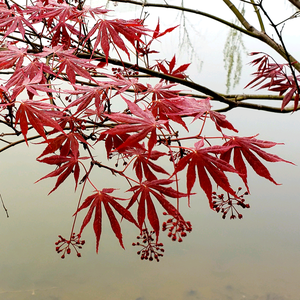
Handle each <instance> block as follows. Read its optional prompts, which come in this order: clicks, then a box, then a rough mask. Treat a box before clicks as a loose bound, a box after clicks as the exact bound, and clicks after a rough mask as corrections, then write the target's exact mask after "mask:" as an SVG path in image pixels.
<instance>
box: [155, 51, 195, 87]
mask: <svg viewBox="0 0 300 300" xmlns="http://www.w3.org/2000/svg"><path fill="white" fill-rule="evenodd" d="M164 63H165V64H166V65H167V67H168V69H167V67H165V66H164ZM175 64H176V57H175V55H174V56H173V58H172V59H171V61H170V62H168V61H163V62H157V65H156V66H157V68H158V70H159V71H161V72H163V73H164V74H167V75H170V76H173V77H176V78H181V79H185V78H186V77H187V76H186V75H185V74H184V72H185V71H186V70H187V68H188V67H189V65H190V64H183V65H181V66H179V67H178V68H176V69H174V68H175ZM170 82H172V81H170Z"/></svg>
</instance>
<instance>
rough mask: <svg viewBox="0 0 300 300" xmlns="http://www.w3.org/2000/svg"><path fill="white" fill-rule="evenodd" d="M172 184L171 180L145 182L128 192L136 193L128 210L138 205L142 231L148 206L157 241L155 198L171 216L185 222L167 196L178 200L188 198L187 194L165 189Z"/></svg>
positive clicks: (149, 218)
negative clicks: (135, 204)
mask: <svg viewBox="0 0 300 300" xmlns="http://www.w3.org/2000/svg"><path fill="white" fill-rule="evenodd" d="M172 182H173V180H170V179H159V180H152V181H144V182H141V183H140V184H139V185H136V186H133V187H132V188H130V189H129V190H128V191H130V192H134V194H133V196H132V197H131V200H130V202H129V204H128V206H127V209H129V208H130V207H131V206H132V205H133V204H134V203H135V202H137V203H138V209H137V219H138V224H139V228H140V229H141V230H142V228H143V223H144V221H145V217H146V206H147V217H148V220H149V222H150V224H151V226H152V228H153V229H154V231H155V234H156V240H158V236H159V219H158V216H157V213H156V209H155V206H154V204H153V200H152V197H154V198H155V199H156V200H157V201H158V202H159V203H160V204H161V206H162V207H163V208H164V209H165V210H166V212H167V213H168V214H169V215H171V216H173V217H174V218H175V219H177V220H183V217H182V216H181V215H180V213H179V212H178V210H177V209H176V208H175V207H174V206H173V205H172V204H171V203H170V202H169V201H168V200H167V199H166V197H165V196H167V197H171V198H175V199H178V198H181V197H186V196H187V194H184V193H180V192H178V191H176V190H174V189H173V188H172V187H165V185H169V184H170V183H172Z"/></svg>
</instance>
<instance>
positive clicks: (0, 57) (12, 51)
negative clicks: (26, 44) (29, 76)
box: [0, 45, 27, 70]
mask: <svg viewBox="0 0 300 300" xmlns="http://www.w3.org/2000/svg"><path fill="white" fill-rule="evenodd" d="M26 56H27V48H18V47H16V46H13V45H8V46H7V50H3V51H0V70H3V69H10V68H11V67H13V66H15V68H16V70H17V69H19V68H20V67H21V66H22V64H23V61H24V57H26Z"/></svg>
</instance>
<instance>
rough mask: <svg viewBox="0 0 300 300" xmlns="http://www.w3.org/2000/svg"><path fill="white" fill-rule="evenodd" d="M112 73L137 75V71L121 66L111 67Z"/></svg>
mask: <svg viewBox="0 0 300 300" xmlns="http://www.w3.org/2000/svg"><path fill="white" fill-rule="evenodd" d="M111 70H112V72H113V74H114V75H121V76H138V75H139V72H138V71H134V70H130V69H121V68H111Z"/></svg>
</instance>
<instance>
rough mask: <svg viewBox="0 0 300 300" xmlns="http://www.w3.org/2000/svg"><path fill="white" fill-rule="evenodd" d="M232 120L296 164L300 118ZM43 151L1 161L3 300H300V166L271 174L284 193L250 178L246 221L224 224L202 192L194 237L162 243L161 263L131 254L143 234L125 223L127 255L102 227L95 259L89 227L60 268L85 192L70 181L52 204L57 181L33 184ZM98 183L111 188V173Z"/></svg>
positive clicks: (15, 152)
mask: <svg viewBox="0 0 300 300" xmlns="http://www.w3.org/2000/svg"><path fill="white" fill-rule="evenodd" d="M254 115H255V116H256V123H255V124H254V125H253V122H252V118H253V117H254ZM229 118H230V120H232V121H233V123H236V124H238V123H240V122H241V121H242V120H244V123H243V125H242V127H244V128H241V133H245V135H247V134H250V131H251V133H252V134H253V133H256V132H258V130H259V128H261V126H264V124H272V126H264V127H263V128H264V129H261V130H260V132H261V138H265V139H266V138H269V139H272V140H276V141H284V142H285V143H286V146H278V147H277V149H276V148H275V149H276V153H277V154H278V155H281V156H283V157H284V158H286V159H290V160H292V161H293V162H295V163H296V164H298V165H299V155H298V151H299V143H300V141H299V128H300V122H299V120H297V114H295V115H292V116H291V115H290V116H278V118H276V116H274V115H272V114H264V113H258V114H254V113H251V112H246V111H245V110H244V111H243V110H240V111H236V112H232V113H230V114H229ZM247 120H249V123H247ZM250 121H251V123H250ZM250 124H252V126H251V129H250V128H249V127H250ZM256 127H257V128H256ZM38 150H39V149H36V150H35V147H33V146H31V147H30V148H29V149H28V148H27V147H25V146H24V145H23V146H18V147H15V148H14V149H12V150H11V151H10V152H7V153H2V154H1V172H0V182H1V194H2V196H3V198H4V200H5V204H6V206H7V208H8V210H9V214H10V218H9V219H7V218H6V216H5V213H4V211H2V209H0V234H1V251H0V253H1V255H0V268H1V273H0V299H1V300H2V299H3V300H9V299H16V300H19V299H20V300H23V299H47V300H48V299H49V300H50V299H51V300H54V299H57V300H58V299H60V300H67V299H73V300H74V299H75V300H77V299H78V300H79V299H133V300H137V299H139V300H142V299H143V300H148V299H149V300H151V299H155V300H156V299H175V300H177V299H178V300H181V299H187V300H189V299H259V300H260V299H263V300H267V299H268V300H282V299H284V300H285V299H300V296H299V295H300V288H299V284H298V283H299V278H300V277H299V276H300V262H299V254H300V238H299V235H300V229H299V228H300V226H299V225H300V221H299V211H300V203H299V196H298V185H299V175H300V169H299V167H295V166H291V165H288V164H281V163H279V164H274V165H273V166H270V170H271V172H272V174H273V176H274V178H275V179H276V180H277V181H278V182H280V183H283V185H282V186H274V185H273V184H271V183H269V182H267V181H266V180H257V179H258V178H257V176H255V175H254V174H253V173H252V172H251V174H250V175H251V176H250V184H251V186H252V195H251V197H249V198H248V199H249V202H250V204H251V209H249V210H248V211H245V212H244V219H243V220H222V219H221V217H220V215H218V214H216V213H214V212H212V211H210V209H209V207H208V204H207V200H206V199H205V197H204V196H203V195H202V194H201V193H200V194H199V195H198V196H195V197H194V198H193V199H192V208H191V209H188V208H185V209H184V210H183V214H184V215H185V216H186V219H187V220H190V221H191V222H192V224H193V232H192V233H191V234H190V235H189V236H188V237H187V238H186V239H185V241H184V242H183V243H181V244H179V243H173V242H171V241H169V239H168V238H166V237H163V239H162V241H163V242H164V243H165V250H166V255H165V257H164V258H163V259H162V260H161V262H159V263H156V262H152V263H149V262H142V261H140V260H139V257H138V256H137V255H136V254H135V252H136V249H135V248H133V247H132V246H131V243H132V242H133V241H134V240H135V236H136V232H133V231H132V230H131V227H130V226H127V225H126V224H125V223H124V225H126V226H124V229H123V234H124V241H125V247H126V251H124V250H122V249H121V248H120V247H119V245H118V242H117V240H116V238H115V237H114V235H113V233H112V232H111V230H110V228H108V226H106V225H104V232H103V236H102V238H101V244H100V247H101V248H100V252H99V254H98V255H96V254H95V241H94V237H93V234H92V228H91V226H89V227H88V228H87V230H86V232H85V235H84V238H85V239H86V240H87V243H86V245H85V246H84V249H83V252H82V258H77V257H75V256H72V255H71V256H69V257H67V259H65V260H61V259H60V258H59V256H58V255H57V254H56V253H55V251H54V242H55V241H56V240H57V235H58V234H62V235H67V234H68V233H69V229H70V226H71V216H72V213H73V212H74V211H75V206H76V200H77V197H78V193H76V194H75V193H73V182H72V181H71V180H70V181H68V182H67V184H64V185H63V186H62V187H61V188H59V189H58V191H57V192H55V193H54V194H52V195H50V196H48V197H47V193H48V191H49V190H50V189H51V188H52V184H53V183H54V181H52V180H48V181H47V180H46V181H44V182H40V183H37V184H33V182H34V181H35V180H37V179H38V178H40V177H41V176H42V175H44V174H46V172H47V171H48V169H47V166H42V165H39V164H38V163H37V162H36V161H35V157H36V156H37V154H38ZM101 181H103V186H105V185H106V186H107V187H110V186H111V184H110V182H109V179H107V176H106V174H105V175H104V177H103V178H101ZM121 188H122V187H121ZM88 192H90V191H88ZM106 221H107V220H106ZM106 224H107V223H106Z"/></svg>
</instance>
